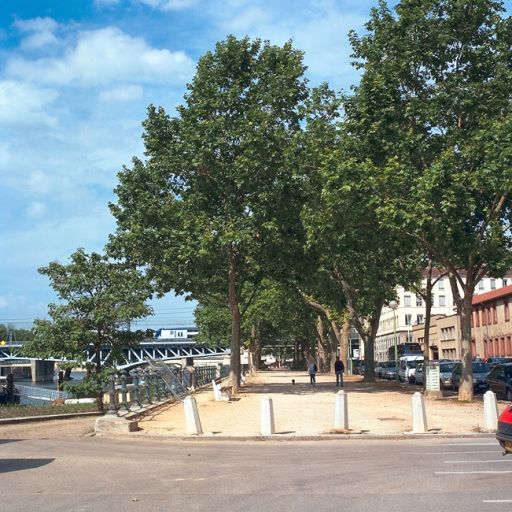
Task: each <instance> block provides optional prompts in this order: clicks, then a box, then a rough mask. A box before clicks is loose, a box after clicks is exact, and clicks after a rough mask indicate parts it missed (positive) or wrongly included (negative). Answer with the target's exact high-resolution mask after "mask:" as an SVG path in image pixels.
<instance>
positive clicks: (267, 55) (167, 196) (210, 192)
mask: <svg viewBox="0 0 512 512" xmlns="http://www.w3.org/2000/svg"><path fill="white" fill-rule="evenodd" d="M304 69H305V68H304V66H303V63H302V53H301V52H299V51H297V50H295V49H294V48H293V47H292V45H291V44H290V43H287V44H285V45H284V46H283V47H278V46H273V45H270V44H269V43H268V42H265V43H263V42H261V41H260V40H254V41H251V40H250V39H248V38H244V39H241V40H238V39H236V38H234V37H228V38H227V39H226V41H224V42H221V43H218V44H217V45H216V47H215V51H213V52H208V53H206V54H205V55H204V56H203V57H202V58H201V59H200V60H199V63H198V66H197V72H196V75H195V77H194V79H193V80H192V83H191V84H190V85H188V93H187V95H186V96H185V104H184V105H182V106H180V107H178V112H177V116H175V117H171V116H169V115H168V114H167V113H166V112H165V110H164V109H163V108H158V109H156V108H154V107H150V108H149V115H148V118H147V120H146V122H145V123H144V136H143V137H144V142H145V146H146V155H147V161H146V162H142V161H140V160H137V159H135V160H134V162H133V167H132V168H131V169H128V168H125V169H124V170H123V171H122V172H121V173H120V174H119V186H118V187H117V189H116V192H117V195H118V198H119V199H118V203H117V204H116V205H113V206H112V211H113V214H114V216H115V217H116V220H117V224H118V229H117V233H116V236H115V237H114V238H113V240H112V244H111V250H112V251H113V252H114V253H115V254H117V255H120V256H124V257H126V258H127V259H128V260H130V261H133V262H135V263H138V264H141V265H144V266H145V269H146V271H147V274H148V276H149V277H150V278H151V279H152V282H153V284H154V285H155V287H156V289H157V290H158V292H159V293H166V292H168V291H170V290H172V289H174V290H175V292H176V293H178V294H185V295H187V296H188V297H193V298H196V299H198V300H201V299H203V298H208V297H214V298H215V300H217V301H222V300H224V301H225V303H226V304H227V305H228V307H229V312H230V316H231V361H230V380H231V384H232V385H233V386H234V389H235V391H236V389H237V388H238V386H239V383H240V293H241V291H242V289H243V288H244V286H246V285H247V284H248V283H249V284H251V285H252V286H257V285H258V283H259V282H260V281H261V279H262V278H263V277H264V276H265V275H268V274H269V273H270V272H271V270H272V269H281V270H282V269H284V268H285V265H286V264H285V261H286V258H287V255H288V254H289V253H290V251H293V248H294V245H295V244H296V242H295V241H294V234H295V233H294V230H295V229H298V227H297V226H298V215H297V213H296V211H297V209H298V207H299V201H298V198H297V197H298V196H297V194H298V191H299V190H300V184H299V183H297V182H296V181H294V180H293V178H292V169H293V167H294V165H295V163H296V161H297V151H296V150H295V138H296V134H297V133H298V132H299V131H300V122H301V113H300V106H301V103H302V102H303V101H304V99H305V98H306V95H307V88H306V83H305V79H304V76H303V74H304Z"/></svg>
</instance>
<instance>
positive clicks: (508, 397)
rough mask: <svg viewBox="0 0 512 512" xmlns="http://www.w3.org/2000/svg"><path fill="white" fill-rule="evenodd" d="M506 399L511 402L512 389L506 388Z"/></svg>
mask: <svg viewBox="0 0 512 512" xmlns="http://www.w3.org/2000/svg"><path fill="white" fill-rule="evenodd" d="M507 400H508V401H509V402H512V390H511V389H507Z"/></svg>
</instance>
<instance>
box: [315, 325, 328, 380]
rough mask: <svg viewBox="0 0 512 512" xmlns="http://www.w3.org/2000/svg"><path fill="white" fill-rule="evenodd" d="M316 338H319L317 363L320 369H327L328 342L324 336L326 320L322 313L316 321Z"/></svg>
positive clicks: (322, 370)
mask: <svg viewBox="0 0 512 512" xmlns="http://www.w3.org/2000/svg"><path fill="white" fill-rule="evenodd" d="M316 339H317V350H316V353H317V365H318V371H320V372H324V371H325V356H326V352H327V351H326V343H325V337H324V322H323V319H322V317H321V316H320V315H318V317H317V321H316Z"/></svg>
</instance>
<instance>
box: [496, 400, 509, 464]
mask: <svg viewBox="0 0 512 512" xmlns="http://www.w3.org/2000/svg"><path fill="white" fill-rule="evenodd" d="M496 439H497V440H498V441H499V442H500V444H501V446H502V448H503V455H506V454H507V453H512V404H510V405H509V406H508V407H507V408H506V409H505V410H504V411H503V412H502V413H501V414H500V417H499V418H498V431H497V432H496Z"/></svg>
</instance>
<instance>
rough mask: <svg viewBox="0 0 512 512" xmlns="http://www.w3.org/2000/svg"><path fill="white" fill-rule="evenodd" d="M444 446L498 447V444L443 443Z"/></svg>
mask: <svg viewBox="0 0 512 512" xmlns="http://www.w3.org/2000/svg"><path fill="white" fill-rule="evenodd" d="M442 444H443V446H498V443H497V442H494V443H442Z"/></svg>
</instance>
